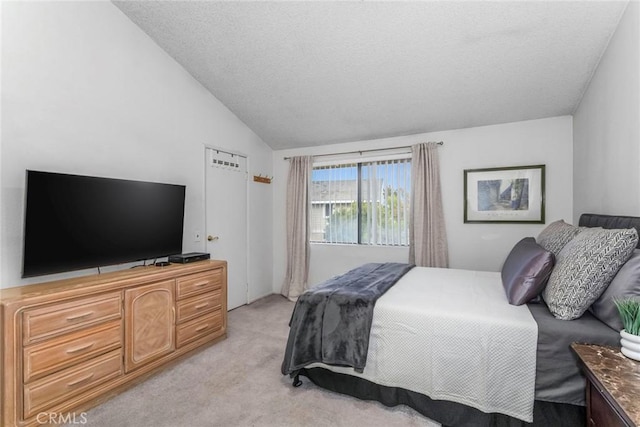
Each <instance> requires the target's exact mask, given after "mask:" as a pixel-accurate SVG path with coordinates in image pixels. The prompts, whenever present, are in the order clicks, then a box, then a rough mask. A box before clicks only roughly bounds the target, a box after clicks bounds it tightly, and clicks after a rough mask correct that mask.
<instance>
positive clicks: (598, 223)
mask: <svg viewBox="0 0 640 427" xmlns="http://www.w3.org/2000/svg"><path fill="white" fill-rule="evenodd" d="M578 225H579V226H581V227H602V228H635V229H636V230H637V231H638V234H640V217H637V216H618V215H600V214H591V213H585V214H582V215H580V221H579V223H578ZM637 247H638V248H640V242H638V246H637Z"/></svg>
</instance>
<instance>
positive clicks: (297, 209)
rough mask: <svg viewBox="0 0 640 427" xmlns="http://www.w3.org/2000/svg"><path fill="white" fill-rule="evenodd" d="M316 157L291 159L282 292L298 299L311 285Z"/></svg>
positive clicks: (286, 295) (290, 297)
mask: <svg viewBox="0 0 640 427" xmlns="http://www.w3.org/2000/svg"><path fill="white" fill-rule="evenodd" d="M312 169H313V161H312V158H311V156H298V157H292V158H291V159H290V160H289V178H288V180H287V272H286V277H285V279H284V283H283V285H282V295H284V296H285V297H287V298H289V299H290V300H292V301H295V300H296V299H297V298H298V296H300V295H301V294H302V293H303V292H304V291H305V290H306V289H307V279H308V277H309V254H310V249H311V247H310V245H309V234H310V232H309V230H310V226H309V205H310V203H311V202H310V195H309V192H310V191H309V187H310V182H311V171H312Z"/></svg>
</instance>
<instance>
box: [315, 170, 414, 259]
mask: <svg viewBox="0 0 640 427" xmlns="http://www.w3.org/2000/svg"><path fill="white" fill-rule="evenodd" d="M410 195H411V160H410V159H399V160H384V161H376V162H367V163H348V164H337V165H329V166H316V167H314V168H313V173H312V176H311V241H312V242H316V243H348V244H363V245H393V246H408V245H409V203H410Z"/></svg>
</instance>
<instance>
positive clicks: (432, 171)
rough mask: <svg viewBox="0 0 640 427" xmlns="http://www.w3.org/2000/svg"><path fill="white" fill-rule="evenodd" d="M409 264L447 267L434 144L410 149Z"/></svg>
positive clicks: (419, 145) (446, 248) (444, 230)
mask: <svg viewBox="0 0 640 427" xmlns="http://www.w3.org/2000/svg"><path fill="white" fill-rule="evenodd" d="M411 154H412V155H411V217H410V220H409V221H410V222H409V262H410V263H412V264H416V265H418V266H421V267H448V266H449V248H448V245H447V233H446V229H445V224H444V214H443V210H442V192H441V191H440V161H439V160H438V146H437V144H436V143H435V142H428V143H423V144H417V145H414V146H412V147H411Z"/></svg>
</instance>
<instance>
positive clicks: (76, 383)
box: [67, 374, 93, 387]
mask: <svg viewBox="0 0 640 427" xmlns="http://www.w3.org/2000/svg"><path fill="white" fill-rule="evenodd" d="M91 378H93V374H89V375H87V376H86V377H82V378H80V379H79V380H75V381H73V382H70V383H67V387H74V386H77V385H78V384H81V383H83V382H85V381H89V380H90V379H91Z"/></svg>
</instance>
